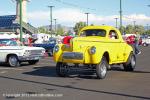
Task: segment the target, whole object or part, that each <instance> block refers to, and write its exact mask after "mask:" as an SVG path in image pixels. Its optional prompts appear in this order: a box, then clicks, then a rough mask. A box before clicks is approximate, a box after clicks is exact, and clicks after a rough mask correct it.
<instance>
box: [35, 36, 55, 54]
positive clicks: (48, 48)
mask: <svg viewBox="0 0 150 100" xmlns="http://www.w3.org/2000/svg"><path fill="white" fill-rule="evenodd" d="M56 44H57V41H56V39H55V38H50V39H49V41H46V42H43V43H40V44H35V43H34V44H32V46H34V47H43V48H44V49H45V50H46V52H47V53H48V55H49V56H52V55H53V48H54V46H55V45H56Z"/></svg>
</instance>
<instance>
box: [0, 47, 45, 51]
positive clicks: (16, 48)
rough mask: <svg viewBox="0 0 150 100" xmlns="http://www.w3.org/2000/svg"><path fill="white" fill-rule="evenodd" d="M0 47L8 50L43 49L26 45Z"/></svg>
mask: <svg viewBox="0 0 150 100" xmlns="http://www.w3.org/2000/svg"><path fill="white" fill-rule="evenodd" d="M0 49H8V50H44V48H42V47H28V46H1V47H0Z"/></svg>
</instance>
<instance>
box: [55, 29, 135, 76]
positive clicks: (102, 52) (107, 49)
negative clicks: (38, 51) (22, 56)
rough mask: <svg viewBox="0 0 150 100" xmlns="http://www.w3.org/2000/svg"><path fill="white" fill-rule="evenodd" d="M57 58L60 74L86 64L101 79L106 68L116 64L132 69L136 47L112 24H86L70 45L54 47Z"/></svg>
mask: <svg viewBox="0 0 150 100" xmlns="http://www.w3.org/2000/svg"><path fill="white" fill-rule="evenodd" d="M53 58H54V61H55V62H56V72H57V74H58V75H59V76H62V77H64V76H66V75H67V74H68V71H69V68H72V67H75V68H83V69H85V68H87V69H91V70H92V71H94V72H96V75H97V77H98V78H99V79H103V78H105V76H106V74H107V69H110V68H111V65H114V64H123V67H124V70H126V71H133V70H134V68H135V65H136V56H135V54H134V52H133V49H132V47H131V46H130V45H128V44H127V43H126V42H125V41H124V40H123V39H122V36H121V33H120V31H119V30H118V29H116V28H114V27H111V26H86V27H84V28H83V29H82V30H81V31H80V32H79V37H75V38H73V40H72V43H70V46H69V45H65V44H58V45H56V46H55V48H54V56H53Z"/></svg>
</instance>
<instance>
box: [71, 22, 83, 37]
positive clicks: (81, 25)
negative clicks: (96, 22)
mask: <svg viewBox="0 0 150 100" xmlns="http://www.w3.org/2000/svg"><path fill="white" fill-rule="evenodd" d="M85 26H86V23H85V22H78V23H76V24H75V27H74V28H73V29H74V32H75V33H76V34H78V33H79V31H80V30H81V29H82V28H83V27H85Z"/></svg>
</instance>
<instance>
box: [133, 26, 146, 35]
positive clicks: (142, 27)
mask: <svg viewBox="0 0 150 100" xmlns="http://www.w3.org/2000/svg"><path fill="white" fill-rule="evenodd" d="M135 31H137V32H138V33H139V34H144V33H145V29H144V26H142V25H136V26H135Z"/></svg>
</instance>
